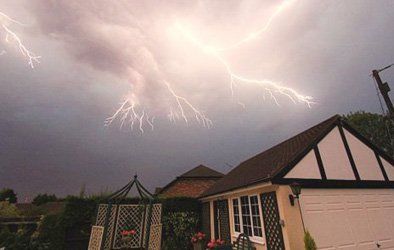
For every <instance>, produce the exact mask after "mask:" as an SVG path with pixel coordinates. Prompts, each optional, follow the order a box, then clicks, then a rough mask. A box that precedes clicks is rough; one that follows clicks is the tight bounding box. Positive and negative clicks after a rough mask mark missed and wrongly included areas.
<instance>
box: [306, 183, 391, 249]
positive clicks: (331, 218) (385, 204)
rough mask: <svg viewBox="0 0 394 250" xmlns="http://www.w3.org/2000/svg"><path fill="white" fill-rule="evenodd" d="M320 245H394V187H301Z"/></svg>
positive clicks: (310, 225) (309, 221) (309, 222)
mask: <svg viewBox="0 0 394 250" xmlns="http://www.w3.org/2000/svg"><path fill="white" fill-rule="evenodd" d="M300 202H301V210H302V214H303V219H304V222H305V227H306V228H307V229H308V230H309V231H310V233H311V234H312V236H313V237H314V239H315V241H316V243H317V245H318V248H319V249H394V189H302V194H301V197H300Z"/></svg>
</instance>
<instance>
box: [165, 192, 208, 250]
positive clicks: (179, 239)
mask: <svg viewBox="0 0 394 250" xmlns="http://www.w3.org/2000/svg"><path fill="white" fill-rule="evenodd" d="M160 201H161V203H162V208H163V220H162V223H163V247H162V248H163V249H165V250H166V249H168V250H171V249H180V250H184V249H189V248H190V247H191V246H190V244H191V242H190V239H191V237H192V235H193V234H194V233H195V232H197V231H198V227H199V224H200V216H199V215H200V211H201V203H200V202H199V201H198V200H197V199H195V198H189V197H174V198H166V199H161V200H160Z"/></svg>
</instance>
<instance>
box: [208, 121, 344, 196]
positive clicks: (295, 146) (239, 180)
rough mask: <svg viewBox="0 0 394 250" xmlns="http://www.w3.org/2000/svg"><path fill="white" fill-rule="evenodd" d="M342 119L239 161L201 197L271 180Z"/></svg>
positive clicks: (310, 128)
mask: <svg viewBox="0 0 394 250" xmlns="http://www.w3.org/2000/svg"><path fill="white" fill-rule="evenodd" d="M340 119H342V118H341V116H340V115H338V114H335V115H334V116H331V117H330V118H328V119H326V120H324V121H322V122H320V123H318V124H316V125H314V126H312V127H309V128H308V129H306V130H304V131H302V132H300V133H298V134H296V135H294V136H292V137H290V138H288V139H286V140H284V141H282V142H280V143H278V144H276V145H274V146H272V147H271V148H269V149H267V150H265V151H263V152H261V153H259V154H256V155H254V156H252V157H250V158H248V159H247V160H245V161H243V162H241V163H240V164H238V165H237V167H235V168H233V169H232V170H231V171H230V172H229V173H228V174H227V175H226V176H225V177H224V178H222V179H221V180H219V181H218V182H216V183H215V184H214V185H212V186H211V188H209V189H208V190H206V191H205V192H204V193H203V194H202V197H204V196H208V195H213V194H216V193H221V192H225V191H229V190H231V189H235V188H238V187H241V186H245V185H246V186H247V185H250V184H252V183H256V182H260V181H262V180H264V179H271V178H274V177H275V176H276V175H278V174H280V173H281V171H283V170H284V169H285V166H287V165H289V164H291V163H293V162H294V161H296V160H297V158H299V157H300V155H301V154H303V152H304V151H306V150H307V149H308V148H309V147H310V146H311V144H313V143H315V141H316V140H318V139H319V138H321V137H324V135H325V134H327V133H328V132H329V131H331V129H332V127H333V125H334V124H337V122H338V120H340Z"/></svg>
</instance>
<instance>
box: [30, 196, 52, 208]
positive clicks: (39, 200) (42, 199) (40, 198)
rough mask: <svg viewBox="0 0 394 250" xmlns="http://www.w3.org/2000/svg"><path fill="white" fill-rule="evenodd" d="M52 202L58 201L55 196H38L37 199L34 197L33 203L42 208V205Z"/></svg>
mask: <svg viewBox="0 0 394 250" xmlns="http://www.w3.org/2000/svg"><path fill="white" fill-rule="evenodd" d="M51 201H57V197H56V195H54V194H50V195H48V194H38V195H37V196H36V197H34V199H33V201H32V203H33V204H34V205H36V206H40V205H42V204H45V203H48V202H51Z"/></svg>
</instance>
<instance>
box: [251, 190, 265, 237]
mask: <svg viewBox="0 0 394 250" xmlns="http://www.w3.org/2000/svg"><path fill="white" fill-rule="evenodd" d="M250 208H251V210H252V220H253V234H254V236H259V237H262V236H263V232H262V229H261V219H260V210H259V199H258V198H257V196H251V197H250Z"/></svg>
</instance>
